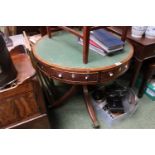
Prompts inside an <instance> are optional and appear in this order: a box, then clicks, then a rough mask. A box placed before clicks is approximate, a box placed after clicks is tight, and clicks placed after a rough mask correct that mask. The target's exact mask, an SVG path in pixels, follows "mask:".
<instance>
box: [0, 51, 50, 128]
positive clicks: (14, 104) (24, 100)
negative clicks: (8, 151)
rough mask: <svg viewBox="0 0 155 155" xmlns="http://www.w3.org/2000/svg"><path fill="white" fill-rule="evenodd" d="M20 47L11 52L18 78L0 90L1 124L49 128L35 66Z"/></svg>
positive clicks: (14, 126)
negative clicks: (42, 123)
mask: <svg viewBox="0 0 155 155" xmlns="http://www.w3.org/2000/svg"><path fill="white" fill-rule="evenodd" d="M20 50H21V48H20V49H18V48H15V49H13V50H12V51H11V52H10V53H11V57H12V60H13V63H14V65H15V68H16V70H17V82H16V83H14V84H13V85H11V86H8V87H7V88H5V89H3V90H0V128H50V125H49V122H48V118H47V114H46V109H45V105H44V100H43V96H42V91H41V88H40V86H39V83H38V81H37V79H36V77H35V70H34V69H33V67H32V64H31V61H30V58H29V56H28V55H27V54H26V53H22V52H20ZM42 121H43V122H44V126H43V125H41V122H42ZM39 123H40V124H39Z"/></svg>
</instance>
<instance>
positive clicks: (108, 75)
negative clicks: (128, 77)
mask: <svg viewBox="0 0 155 155" xmlns="http://www.w3.org/2000/svg"><path fill="white" fill-rule="evenodd" d="M128 68H129V64H128V63H126V64H123V65H120V66H117V67H115V68H113V69H111V70H108V71H103V72H101V82H105V81H109V80H113V79H115V78H117V77H118V76H120V75H121V74H123V73H124V72H126V71H127V70H128Z"/></svg>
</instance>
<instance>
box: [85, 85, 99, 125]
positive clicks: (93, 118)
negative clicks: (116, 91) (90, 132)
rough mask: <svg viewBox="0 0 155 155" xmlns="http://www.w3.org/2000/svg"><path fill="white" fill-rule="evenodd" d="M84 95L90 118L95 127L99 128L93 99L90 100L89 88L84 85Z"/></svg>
mask: <svg viewBox="0 0 155 155" xmlns="http://www.w3.org/2000/svg"><path fill="white" fill-rule="evenodd" d="M83 95H84V100H85V104H86V107H87V110H88V113H89V116H90V118H91V120H92V122H93V127H94V128H99V123H98V121H97V119H96V114H95V111H94V108H93V106H92V104H91V99H90V96H89V93H88V88H87V86H86V85H83Z"/></svg>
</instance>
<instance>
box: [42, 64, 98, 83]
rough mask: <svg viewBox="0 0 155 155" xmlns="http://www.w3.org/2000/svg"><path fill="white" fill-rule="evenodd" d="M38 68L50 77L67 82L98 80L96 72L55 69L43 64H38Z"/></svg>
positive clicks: (91, 81)
mask: <svg viewBox="0 0 155 155" xmlns="http://www.w3.org/2000/svg"><path fill="white" fill-rule="evenodd" d="M39 68H40V70H41V71H42V72H43V73H45V74H46V75H47V76H49V77H51V78H55V79H57V80H60V81H63V82H67V83H72V82H73V83H80V84H85V83H97V82H98V79H99V78H98V75H99V73H98V72H74V71H73V72H71V71H64V70H60V69H55V68H52V67H48V66H44V65H40V64H39Z"/></svg>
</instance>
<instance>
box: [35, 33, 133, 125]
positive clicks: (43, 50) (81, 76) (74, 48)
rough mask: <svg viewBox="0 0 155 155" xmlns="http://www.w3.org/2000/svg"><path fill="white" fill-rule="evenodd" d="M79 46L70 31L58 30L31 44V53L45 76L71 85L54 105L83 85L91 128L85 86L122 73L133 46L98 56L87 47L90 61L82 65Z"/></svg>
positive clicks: (90, 108)
mask: <svg viewBox="0 0 155 155" xmlns="http://www.w3.org/2000/svg"><path fill="white" fill-rule="evenodd" d="M81 50H82V46H81V45H79V44H78V43H77V38H76V37H75V36H73V35H72V34H70V33H67V32H64V31H61V32H59V33H58V34H57V35H54V36H53V37H52V38H49V37H48V36H47V35H46V36H44V37H43V38H41V39H40V40H39V41H38V42H37V43H36V44H35V46H34V47H33V55H34V58H35V60H36V62H37V67H38V69H39V70H40V71H41V72H42V73H43V74H44V75H45V76H47V77H49V78H51V79H56V80H59V81H61V82H63V83H67V84H71V85H72V87H71V88H70V90H69V91H67V92H66V94H64V96H62V97H61V98H60V99H58V100H56V101H54V103H53V104H52V106H53V107H57V106H59V105H60V104H62V103H63V102H64V101H65V100H66V99H68V98H69V97H70V96H71V95H73V94H74V93H75V92H76V90H77V88H78V87H79V86H81V87H82V88H83V95H84V99H85V103H86V106H87V110H88V112H89V115H90V118H91V119H92V121H93V125H94V127H98V122H97V119H96V116H95V112H94V110H93V107H92V105H91V99H90V97H89V94H88V85H96V84H99V83H103V84H104V83H107V82H109V81H112V80H115V79H116V78H117V77H119V76H120V75H122V74H123V73H124V72H125V71H126V70H127V69H128V68H129V63H130V59H131V58H132V55H133V47H132V45H131V44H129V43H128V42H126V43H125V46H124V50H123V51H122V52H121V53H119V54H116V55H115V56H111V57H110V56H101V55H99V54H97V53H94V52H93V51H91V50H89V63H87V64H84V63H83V61H82V59H81V58H82V54H81Z"/></svg>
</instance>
